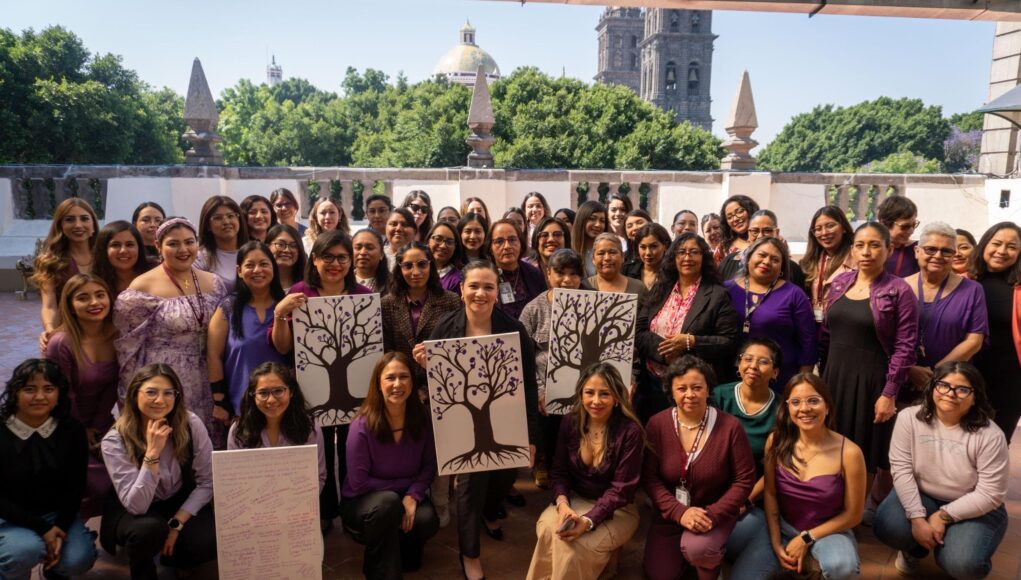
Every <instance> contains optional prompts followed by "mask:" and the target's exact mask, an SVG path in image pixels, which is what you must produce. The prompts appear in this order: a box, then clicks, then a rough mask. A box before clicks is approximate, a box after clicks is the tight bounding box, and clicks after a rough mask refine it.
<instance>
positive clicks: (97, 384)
mask: <svg viewBox="0 0 1021 580" xmlns="http://www.w3.org/2000/svg"><path fill="white" fill-rule="evenodd" d="M82 354H83V356H84V353H82ZM46 358H48V359H50V360H52V361H54V362H56V363H57V365H58V366H59V367H60V370H61V372H63V373H64V376H65V377H67V379H68V381H69V382H70V383H71V412H72V413H73V414H74V416H75V418H76V419H78V420H79V421H81V422H82V424H83V425H85V427H87V428H89V429H95V430H96V432H97V433H99V434H102V433H106V430H107V429H109V428H110V425H113V413H112V411H113V406H114V405H115V404H116V403H117V370H118V368H117V361H116V360H112V361H106V362H98V363H94V362H91V361H89V360H87V359H86V360H84V361H82V363H83V364H81V365H79V364H78V360H77V359H76V358H75V356H74V351H73V350H71V341H70V339H69V338H68V336H67V334H66V333H64V332H57V333H54V335H53V337H52V338H50V342H49V344H47V345H46Z"/></svg>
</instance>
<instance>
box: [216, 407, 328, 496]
mask: <svg viewBox="0 0 1021 580" xmlns="http://www.w3.org/2000/svg"><path fill="white" fill-rule="evenodd" d="M312 426H313V427H314V428H313V429H312V433H310V434H309V436H308V441H306V442H305V443H292V442H290V441H288V439H287V437H284V434H283V433H281V434H280V436H279V438H278V439H277V447H290V446H292V445H315V446H316V448H317V449H318V451H319V492H320V493H322V491H323V487H324V486H325V485H326V451H325V450H324V448H323V430H322V429H320V428H319V425H316V424H314V423H313V425H312ZM237 427H238V424H237V422H235V423H233V424H231V426H230V431H229V432H228V433H227V451H234V450H236V449H245V447H241V446H240V445H238V442H237V440H236V439H235V438H234V433H235V432H236V431H237ZM272 447H273V445H271V444H270V442H269V435H267V434H266V430H265V429H263V430H262V446H261V448H264V449H270V448H272Z"/></svg>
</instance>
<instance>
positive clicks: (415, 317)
mask: <svg viewBox="0 0 1021 580" xmlns="http://www.w3.org/2000/svg"><path fill="white" fill-rule="evenodd" d="M428 299H429V293H428V292H426V293H425V298H422V299H421V300H412V299H411V298H410V297H409V298H408V299H407V301H408V315H409V316H410V317H411V333H412V334H418V321H419V319H421V318H422V311H423V310H425V301H426V300H428Z"/></svg>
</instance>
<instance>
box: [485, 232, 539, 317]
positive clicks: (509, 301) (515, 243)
mask: <svg viewBox="0 0 1021 580" xmlns="http://www.w3.org/2000/svg"><path fill="white" fill-rule="evenodd" d="M489 255H491V256H492V257H493V262H494V263H495V264H496V267H497V268H498V269H499V271H500V303H499V305H497V308H499V309H500V310H502V311H503V312H504V313H505V314H507V316H510V317H511V318H514V319H517V318H518V317H520V316H521V310H522V309H523V308H524V307H525V305H526V304H528V303H529V302H531V301H532V299H533V298H535V297H536V296H538V295H539V294H540V293H542V292H543V291H544V290H546V278H545V277H544V276H543V274H542V272H540V271H539V269H538V268H536V267H535V266H533V265H531V264H529V263H528V262H525V260H524V257H525V239H524V236H523V234H522V233H521V230H519V229H518V227H517V225H515V224H514V222H512V221H510V220H500V221H498V222H496V223H495V224H493V227H492V228H490V230H489Z"/></svg>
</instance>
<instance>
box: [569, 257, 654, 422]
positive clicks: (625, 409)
mask: <svg viewBox="0 0 1021 580" xmlns="http://www.w3.org/2000/svg"><path fill="white" fill-rule="evenodd" d="M558 251H562V250H558ZM571 251H572V252H573V250H571ZM575 255H577V254H575ZM594 376H599V377H600V378H602V379H603V381H605V382H606V385H607V386H608V387H610V393H611V394H612V395H613V402H614V406H613V411H612V412H611V415H610V422H609V424H608V425H607V429H606V433H605V434H604V437H605V439H604V441H611V440H613V437H614V435H615V434H616V433H617V431H618V429H619V428H620V425H621V423H622V422H624V421H630V422H632V423H634V424H635V425H637V426H638V429H639V431H640V432H641V433H642V439H643V441H644V439H645V429H642V421H641V419H639V418H638V416H637V415H635V412H634V410H633V409H632V408H631V397H629V396H628V391H627V385H625V384H624V379H622V378H621V376H620V371H618V370H617V368H616V367H614V366H613V365H611V364H610V363H608V362H598V363H595V364H593V365H590V366H589V367H588V368H585V369H582V371H581V375H580V376H579V377H578V382H577V383H575V386H574V401H573V407H572V410H571V415H573V416H574V420H575V425H576V426H577V428H578V435H579V437H580V436H584V435H585V434H586V433H588V419H589V418H588V412H587V411H586V410H585V408H584V407H583V406H582V403H581V392H582V390H584V389H585V383H587V382H588V381H589V379H591V378H592V377H594Z"/></svg>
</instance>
